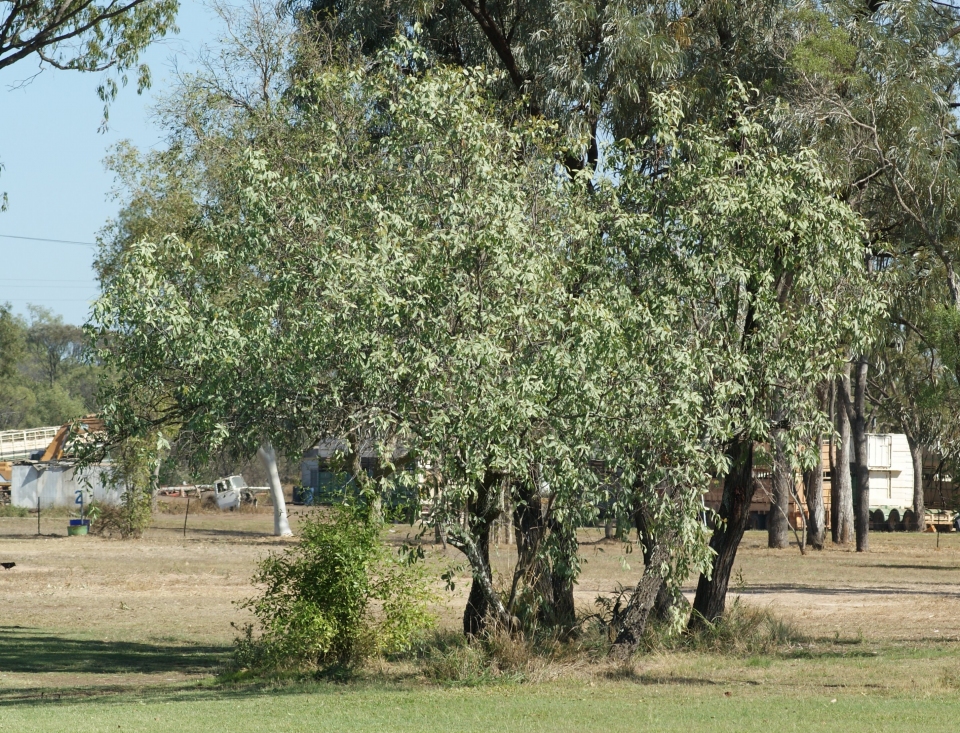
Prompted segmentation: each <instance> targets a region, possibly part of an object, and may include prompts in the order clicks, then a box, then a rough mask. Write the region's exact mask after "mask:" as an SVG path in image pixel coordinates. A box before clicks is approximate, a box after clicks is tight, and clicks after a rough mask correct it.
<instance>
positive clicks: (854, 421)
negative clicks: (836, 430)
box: [850, 357, 870, 552]
mask: <svg viewBox="0 0 960 733" xmlns="http://www.w3.org/2000/svg"><path fill="white" fill-rule="evenodd" d="M867 369H868V364H867V360H866V359H865V358H863V357H861V358H860V359H859V360H858V361H857V363H856V371H855V372H854V374H855V378H856V379H855V382H854V392H853V403H852V405H851V407H850V410H851V415H850V418H851V419H850V432H851V434H852V436H853V463H854V467H853V468H854V475H855V476H856V477H857V487H856V491H855V492H854V495H853V527H854V530H855V531H856V535H857V552H868V551H869V550H870V465H869V458H868V455H867V415H866V400H867Z"/></svg>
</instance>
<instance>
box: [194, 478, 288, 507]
mask: <svg viewBox="0 0 960 733" xmlns="http://www.w3.org/2000/svg"><path fill="white" fill-rule="evenodd" d="M197 489H198V491H199V494H200V505H201V506H203V507H206V508H209V509H214V508H215V509H219V510H220V511H233V510H234V509H237V508H239V507H240V505H241V504H251V505H253V506H256V505H257V494H262V493H264V492H266V491H269V490H270V489H269V488H268V487H266V486H247V482H246V481H244V479H243V476H242V475H240V474H235V475H233V476H224V477H223V478H219V479H217V480H216V481H214V483H213V485H212V486H198V487H197Z"/></svg>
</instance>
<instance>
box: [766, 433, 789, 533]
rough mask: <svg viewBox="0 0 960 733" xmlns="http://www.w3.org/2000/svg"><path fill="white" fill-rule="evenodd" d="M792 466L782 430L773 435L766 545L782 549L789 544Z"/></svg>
mask: <svg viewBox="0 0 960 733" xmlns="http://www.w3.org/2000/svg"><path fill="white" fill-rule="evenodd" d="M793 480H794V478H793V467H792V466H791V465H790V457H789V456H788V455H787V448H786V445H785V444H784V439H783V436H782V431H780V430H777V431H776V433H775V434H774V436H773V478H772V479H771V480H770V484H771V492H770V493H771V496H770V513H769V515H768V522H769V524H768V527H767V547H772V548H774V549H776V550H782V549H783V548H785V547H789V546H790V521H789V519H788V516H789V514H790V496H791V494H792V493H793V487H792V486H791V484H792V483H793Z"/></svg>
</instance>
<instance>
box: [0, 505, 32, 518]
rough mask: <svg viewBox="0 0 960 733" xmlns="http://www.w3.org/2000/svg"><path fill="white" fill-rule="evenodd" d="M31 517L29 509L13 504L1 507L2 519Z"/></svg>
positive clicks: (0, 514) (0, 515)
mask: <svg viewBox="0 0 960 733" xmlns="http://www.w3.org/2000/svg"><path fill="white" fill-rule="evenodd" d="M29 515H30V510H29V509H24V508H23V507H20V506H14V505H13V504H2V505H0V517H26V516H29Z"/></svg>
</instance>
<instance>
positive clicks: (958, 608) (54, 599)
mask: <svg viewBox="0 0 960 733" xmlns="http://www.w3.org/2000/svg"><path fill="white" fill-rule="evenodd" d="M302 511H303V510H300V509H294V516H293V520H294V526H296V521H297V513H298V512H302ZM183 518H184V516H183V514H173V513H158V514H157V515H155V517H154V520H153V525H152V527H151V528H150V529H149V530H148V531H147V532H146V534H145V536H144V538H143V539H141V540H136V541H126V542H121V541H117V540H106V539H101V538H96V537H67V536H66V525H67V520H66V518H60V517H48V516H46V515H44V516H43V517H42V519H41V523H42V531H43V536H39V537H38V536H37V535H36V527H37V525H36V517H35V516H30V517H24V518H18V517H0V561H15V562H16V563H17V566H16V567H15V568H13V569H12V570H9V571H0V633H6V632H11V633H12V631H11V627H21V628H22V629H28V630H30V633H31V634H32V635H33V636H34V637H36V638H40V636H43V635H46V636H48V637H49V638H51V639H59V640H65V639H88V640H91V641H95V642H97V643H99V644H101V645H107V646H105V647H104V648H108V647H109V648H111V649H114V650H122V649H124V648H126V647H123V645H132V644H139V645H152V646H151V649H152V650H153V651H150V650H147V651H144V650H143V649H139V647H138V648H137V649H139V651H138V652H137V653H142V654H146V655H147V656H149V657H150V658H154V657H157V656H161V655H162V654H163V653H164V652H163V650H175V649H188V648H193V647H194V646H196V645H202V646H203V647H204V648H207V649H209V650H211V651H210V653H211V654H213V655H214V657H215V656H216V654H217V653H221V652H222V654H223V655H226V654H227V653H228V650H229V645H230V643H231V642H232V640H233V638H234V637H235V636H236V633H237V632H236V629H235V627H234V626H233V625H232V624H238V625H240V624H243V623H245V622H246V621H247V620H248V618H247V617H246V615H245V614H244V612H242V611H241V610H240V609H239V608H237V606H236V605H235V601H237V600H240V599H242V598H245V597H248V596H249V595H250V594H251V593H252V592H253V588H252V587H251V585H250V582H249V579H250V576H251V575H252V572H253V570H254V568H255V566H256V563H257V561H258V560H260V559H261V558H262V557H263V556H264V555H265V554H266V553H268V552H270V551H274V550H278V549H282V548H283V547H284V546H286V545H287V543H288V542H290V540H284V539H279V538H274V537H272V536H271V534H270V533H271V531H272V527H273V518H272V512H271V510H270V508H269V507H258V510H257V511H255V512H234V513H219V512H218V513H212V512H205V513H198V514H194V507H193V503H191V510H190V516H189V519H188V528H187V534H186V537H184V536H183ZM417 535H418V530H417V529H416V528H410V527H408V526H403V525H394V526H393V527H392V528H391V529H390V530H388V532H387V533H386V535H385V536H386V538H387V539H388V541H391V542H393V543H395V544H398V545H399V544H400V543H401V542H404V541H418V540H417ZM423 541H424V542H425V545H426V550H427V559H428V562H429V563H430V564H431V567H432V568H433V569H434V570H436V571H437V576H438V577H439V574H440V572H441V569H447V568H450V567H455V568H459V569H458V570H457V572H456V573H455V575H456V589H455V590H454V591H453V592H452V593H451V592H448V591H446V590H444V591H442V594H443V598H444V602H443V603H442V604H441V605H440V606H439V607H438V609H437V610H438V611H439V613H440V616H441V626H440V630H439V631H438V639H439V641H437V639H435V640H434V641H433V642H431V644H430V645H426V646H424V648H423V649H422V650H421V655H420V658H419V659H418V660H417V661H416V662H415V663H411V662H410V661H403V660H401V661H397V662H395V663H393V662H390V663H385V664H386V666H385V667H384V668H383V669H384V670H385V671H384V673H385V674H386V673H389V674H393V675H396V674H399V675H401V676H403V675H414V676H422V677H426V678H427V679H434V680H448V681H456V682H457V683H458V684H471V683H474V682H475V683H480V682H485V681H489V679H490V678H491V674H492V675H493V677H495V678H496V679H498V680H500V681H504V680H507V681H508V680H511V679H516V680H521V679H522V680H527V681H538V680H548V679H552V678H555V677H557V676H561V677H570V678H573V679H576V678H580V677H582V678H583V679H588V678H589V679H593V678H598V679H600V678H602V679H607V678H623V679H634V678H636V679H637V680H640V681H643V680H658V679H673V678H677V679H680V678H687V677H690V678H705V679H706V678H709V679H711V680H714V682H715V683H717V684H727V683H728V682H729V681H730V680H734V679H737V678H738V677H737V676H738V675H741V676H744V678H750V679H754V680H759V679H763V680H767V681H768V682H769V683H770V684H774V683H775V684H778V685H779V684H783V685H786V684H788V683H789V684H794V682H796V683H797V684H802V680H800V679H799V677H798V676H797V675H795V674H794V672H792V671H791V669H792V668H790V666H789V664H788V660H789V659H801V658H802V659H805V660H806V661H805V663H804V664H805V665H806V667H805V668H807V670H808V671H807V672H806V673H805V674H808V673H810V674H812V673H813V672H810V669H811V665H812V668H815V669H816V670H817V671H816V672H815V673H816V674H823V675H826V677H827V678H831V679H832V678H833V677H837V679H838V681H837V682H836V684H840V683H841V681H839V678H841V677H843V676H844V675H847V674H851V675H852V676H853V677H851V678H848V677H843V679H844V680H845V681H843V684H859V682H860V681H862V679H874V680H875V681H874V682H873V683H871V684H881V683H880V682H879V681H877V680H879V679H880V677H881V676H882V674H881V667H877V668H876V669H875V671H873V672H871V671H870V670H873V669H874V667H873V666H871V665H874V662H875V661H876V659H877V658H878V655H879V658H883V659H885V660H886V661H887V662H889V663H890V664H892V665H893V666H892V667H890V666H889V665H888V666H887V667H884V669H887V670H888V672H884V673H883V674H888V673H889V674H894V677H895V678H894V677H890V679H889V680H888V681H887V682H884V683H883V684H891V685H894V686H895V687H897V689H900V688H903V689H906V688H908V687H909V686H910V683H909V680H910V679H921V678H923V679H924V680H926V682H925V684H928V685H929V684H934V686H936V687H937V688H938V689H950V690H955V689H957V688H960V683H958V682H957V680H958V679H960V667H958V666H957V664H956V661H955V658H954V657H952V656H949V655H953V654H955V648H956V645H955V644H946V645H944V643H943V642H946V641H957V640H960V591H958V590H957V588H958V586H960V582H958V581H960V536H958V535H943V536H941V537H940V550H939V551H938V550H936V548H935V543H936V538H935V537H933V536H931V535H914V534H904V533H897V534H880V533H877V534H874V535H873V536H872V537H871V542H872V546H873V551H872V552H871V553H869V554H866V555H862V554H857V553H854V552H852V551H850V550H849V549H845V548H844V549H841V548H836V549H835V548H830V549H827V550H825V551H823V552H821V553H808V554H807V556H805V557H801V556H800V554H799V552H798V551H797V550H796V548H793V549H792V550H779V551H777V550H768V549H767V548H766V546H765V545H766V537H765V535H763V534H762V533H756V532H755V533H748V535H747V537H746V539H745V541H744V545H743V547H742V549H741V551H740V553H739V555H738V562H737V568H736V572H735V575H736V579H737V584H736V587H735V588H733V589H732V592H733V593H734V594H736V595H739V596H740V597H741V598H742V603H743V608H744V609H746V610H747V611H748V612H750V613H754V614H759V616H760V617H762V619H766V620H762V625H764V624H765V626H763V628H764V629H765V631H763V634H766V636H765V637H764V638H765V639H767V641H765V642H763V643H761V644H759V645H755V646H753V647H751V646H749V645H747V646H745V647H744V648H743V649H741V650H739V651H738V652H737V653H738V654H739V660H738V659H731V658H729V657H727V656H723V655H717V654H715V653H713V654H712V653H708V651H707V650H709V649H710V644H708V643H705V644H699V645H688V646H686V647H681V646H677V645H672V646H671V645H659V646H658V645H657V644H651V645H649V646H648V649H647V653H646V654H645V655H643V656H641V657H639V658H638V659H636V660H634V661H633V662H631V663H629V664H627V665H626V666H619V665H609V663H607V662H606V661H605V660H604V656H603V650H604V649H605V646H604V641H603V640H602V639H599V638H591V637H590V636H589V635H587V636H586V637H584V638H583V639H581V640H580V642H579V646H570V645H562V644H552V643H551V642H550V640H549V639H547V640H538V641H537V647H536V648H533V647H532V646H531V645H530V644H529V643H528V642H523V641H517V640H512V639H510V638H509V637H503V638H499V637H495V638H494V639H492V640H490V641H489V642H488V643H487V645H486V646H485V647H484V648H482V649H478V648H471V647H467V646H466V645H465V644H464V643H463V642H462V639H461V638H460V636H459V634H458V633H457V631H458V630H459V626H460V614H461V612H462V608H463V604H464V602H465V599H466V591H467V589H468V588H469V580H470V578H469V570H468V569H467V568H466V566H465V565H464V563H463V559H462V556H460V554H459V553H458V552H456V551H455V550H453V549H452V548H448V549H447V550H443V549H442V548H441V547H439V546H435V545H433V544H432V542H431V541H429V539H427V540H423ZM581 542H582V545H581V552H582V554H583V555H584V558H585V560H586V563H585V564H584V572H583V576H582V578H581V581H580V584H579V586H578V588H577V593H576V597H577V601H578V603H579V604H580V606H581V607H582V608H583V609H585V610H586V609H590V608H591V607H592V604H593V602H594V600H595V599H596V597H597V596H598V595H600V594H604V593H610V592H612V591H613V590H614V589H615V588H616V587H617V585H618V584H623V585H628V586H629V585H632V584H633V583H635V582H636V579H637V577H638V574H639V572H640V570H641V566H640V562H639V555H638V554H637V553H628V552H626V551H625V548H624V546H623V545H621V544H619V543H612V542H604V541H602V539H601V532H600V531H596V530H585V531H584V532H583V533H582V536H581ZM513 553H514V548H513V547H512V546H508V545H503V546H500V547H499V548H495V549H494V552H493V561H494V565H495V567H496V568H497V569H498V570H499V571H501V572H508V571H509V570H510V568H511V567H512V562H513V557H514V554H513ZM439 586H440V584H439V582H438V587H439ZM690 589H691V590H692V586H691V588H690ZM779 617H783V618H785V619H787V620H788V621H789V624H787V625H785V626H783V627H782V628H778V627H777V626H776V624H778V623H780V621H779V620H778V618H779ZM5 630H6V631H5ZM17 633H26V632H24V631H17ZM738 633H739V632H737V631H736V630H733V632H732V636H733V637H734V638H738V637H737V634H738ZM3 638H5V637H0V641H2V639H3ZM801 638H804V639H805V640H803V641H800V639H801ZM24 643H26V644H27V647H25V648H28V649H29V648H32V647H30V646H29V645H30V644H40V642H39V641H36V640H34V641H31V642H24ZM110 645H112V646H110ZM721 647H723V645H722V644H720V645H719V646H718V647H717V648H718V649H719V648H721ZM723 648H724V649H729V648H730V647H729V645H728V646H726V647H723ZM157 650H160V651H157ZM217 650H220V652H217ZM772 650H777V654H776V655H774V656H775V659H773V661H771V660H770V659H768V658H767V657H765V656H764V655H769V653H770V652H771V651H772ZM891 650H893V651H892V652H891ZM917 650H920V651H917ZM923 650H926V651H923ZM941 652H942V653H944V654H947V655H948V656H946V657H944V658H943V663H940V662H937V664H936V665H935V668H934V669H933V670H932V671H931V668H930V667H929V659H928V657H929V656H930V655H931V654H932V655H934V656H935V657H936V655H938V654H941ZM118 653H119V652H118ZM167 653H173V652H172V651H168V652H167ZM891 654H893V656H894V658H893V659H892V658H891V656H890V655H891ZM917 654H919V655H920V657H917V656H916V655H917ZM151 655H152V656H151ZM754 656H755V657H757V659H759V661H756V660H755V661H753V662H751V659H752V658H753V657H754ZM828 658H829V659H833V660H834V662H836V663H831V664H825V662H824V663H823V664H824V665H825V666H823V669H820V666H819V665H821V663H822V660H826V659H828ZM921 658H922V659H923V660H926V661H923V662H922V663H921ZM936 658H938V659H939V658H940V657H936ZM838 660H839V661H838ZM922 664H928V666H927V667H926V671H925V672H921V670H920V669H919V667H920V666H922ZM857 665H866V667H865V669H867V672H863V673H862V674H865V675H866V677H862V674H861V672H856V671H854V668H855V667H856V666H857ZM138 669H139V670H140V671H137V672H136V673H131V672H126V671H123V669H121V668H120V667H117V669H116V670H114V671H109V672H102V673H101V672H98V671H97V669H95V668H94V666H90V667H84V668H82V669H60V670H59V671H58V670H57V669H56V668H55V665H52V666H49V667H44V668H42V669H39V668H37V667H36V666H30V665H29V664H25V665H23V666H22V668H20V669H19V670H11V669H9V668H5V667H4V666H3V663H2V662H0V691H2V690H4V689H8V690H9V689H18V688H22V687H25V686H27V687H62V686H64V685H74V684H81V682H83V681H84V680H85V681H86V682H84V684H86V683H90V682H91V681H93V682H96V684H100V685H108V684H135V685H144V684H154V683H161V684H162V683H168V682H169V681H174V682H182V681H186V680H191V679H196V678H198V677H202V676H209V675H210V674H211V673H212V672H214V671H215V670H214V669H212V668H211V667H210V666H209V664H208V665H206V666H204V665H200V666H194V667H189V668H183V669H179V668H178V669H175V670H172V671H171V670H168V669H159V668H158V669H157V670H154V671H151V670H152V669H153V668H151V667H149V665H148V666H147V667H142V666H141V667H140V668H138ZM891 670H892V671H891ZM931 674H933V675H934V676H933V678H931ZM831 675H833V677H831ZM858 675H861V677H862V679H861V678H860V677H858ZM911 675H912V677H911ZM618 676H619V677H618ZM852 678H857V681H854V682H851V679H852ZM776 680H779V682H775V681H776ZM931 680H935V681H933V682H932V681H931ZM711 684H713V683H711ZM764 684H767V682H764ZM817 684H820V682H819V681H818V683H817ZM904 686H906V687H904Z"/></svg>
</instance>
